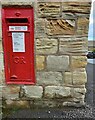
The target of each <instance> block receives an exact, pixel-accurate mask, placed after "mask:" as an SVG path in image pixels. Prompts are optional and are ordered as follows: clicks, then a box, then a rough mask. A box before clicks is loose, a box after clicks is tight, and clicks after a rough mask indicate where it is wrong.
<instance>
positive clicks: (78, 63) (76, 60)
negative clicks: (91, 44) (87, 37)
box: [71, 56, 87, 69]
mask: <svg viewBox="0 0 95 120" xmlns="http://www.w3.org/2000/svg"><path fill="white" fill-rule="evenodd" d="M86 64H87V57H86V56H72V57H71V67H72V68H73V69H77V68H85V66H86Z"/></svg>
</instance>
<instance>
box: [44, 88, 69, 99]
mask: <svg viewBox="0 0 95 120" xmlns="http://www.w3.org/2000/svg"><path fill="white" fill-rule="evenodd" d="M70 90H71V89H70V88H69V87H63V86H47V87H45V97H46V98H63V97H68V96H70V95H71V92H70Z"/></svg>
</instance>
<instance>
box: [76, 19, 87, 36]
mask: <svg viewBox="0 0 95 120" xmlns="http://www.w3.org/2000/svg"><path fill="white" fill-rule="evenodd" d="M88 27H89V19H88V18H84V17H81V18H78V21H77V34H79V35H85V34H88Z"/></svg>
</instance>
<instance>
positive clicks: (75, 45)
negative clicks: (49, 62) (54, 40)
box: [59, 37, 87, 55]
mask: <svg viewBox="0 0 95 120" xmlns="http://www.w3.org/2000/svg"><path fill="white" fill-rule="evenodd" d="M59 52H60V54H69V55H84V54H85V52H87V38H86V37H80V38H77V37H66V38H60V40H59Z"/></svg>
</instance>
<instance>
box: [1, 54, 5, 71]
mask: <svg viewBox="0 0 95 120" xmlns="http://www.w3.org/2000/svg"><path fill="white" fill-rule="evenodd" d="M3 69H4V60H3V54H2V53H0V71H2V70H3Z"/></svg>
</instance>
